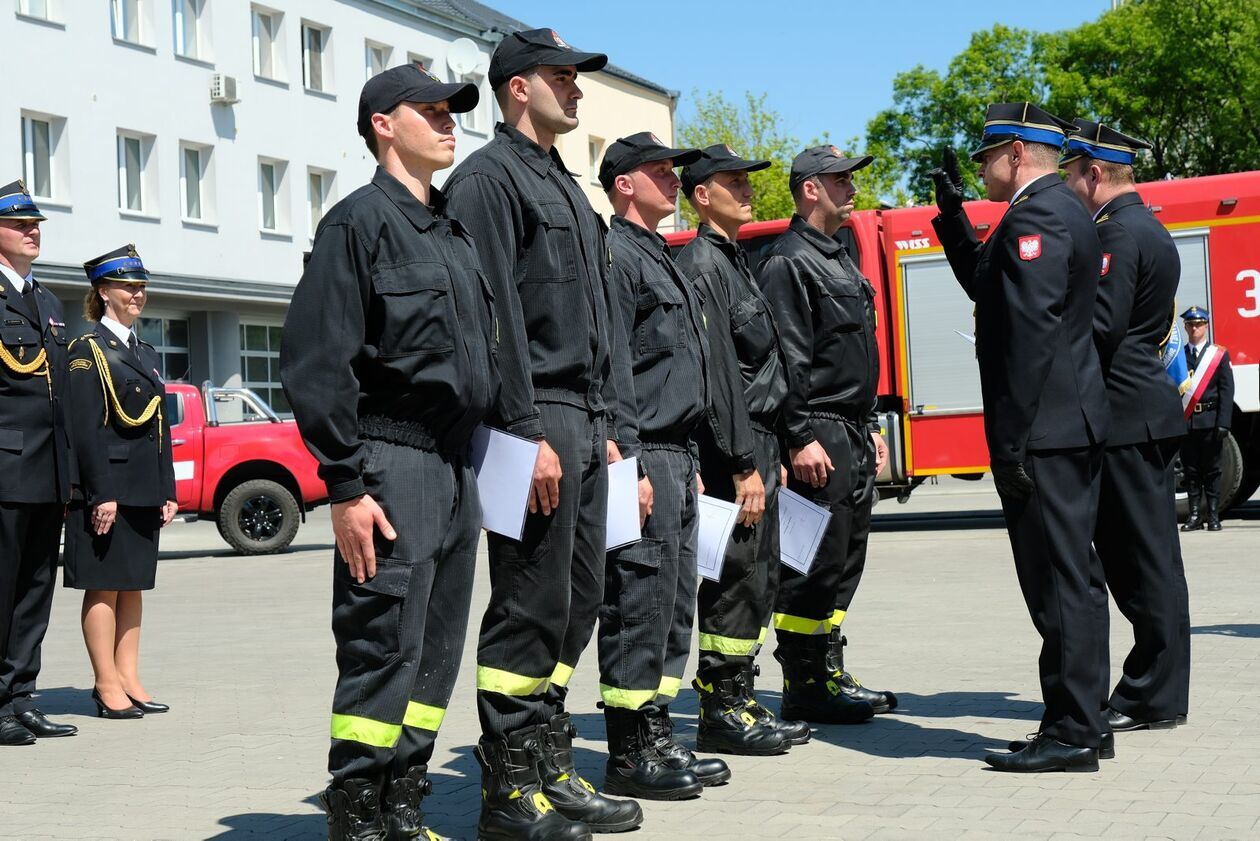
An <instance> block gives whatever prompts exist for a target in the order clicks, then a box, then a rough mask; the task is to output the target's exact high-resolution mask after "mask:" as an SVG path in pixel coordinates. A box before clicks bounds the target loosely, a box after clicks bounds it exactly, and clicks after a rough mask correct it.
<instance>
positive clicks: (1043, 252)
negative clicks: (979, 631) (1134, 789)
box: [932, 102, 1109, 771]
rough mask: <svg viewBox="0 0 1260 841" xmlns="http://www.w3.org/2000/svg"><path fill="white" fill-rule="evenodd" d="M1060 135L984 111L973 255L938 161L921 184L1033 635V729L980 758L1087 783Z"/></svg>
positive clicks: (967, 228)
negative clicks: (987, 214)
mask: <svg viewBox="0 0 1260 841" xmlns="http://www.w3.org/2000/svg"><path fill="white" fill-rule="evenodd" d="M1072 128H1073V126H1072V124H1070V123H1067V122H1065V121H1063V120H1060V119H1058V118H1057V117H1053V116H1051V115H1050V114H1047V113H1046V112H1044V111H1042V110H1041V109H1040V108H1037V107H1036V106H1034V105H1030V104H1028V103H1022V102H1021V103H1002V104H998V105H991V106H989V110H988V115H987V119H986V122H985V125H984V136H983V139H982V141H981V145H980V147H979V148H978V149H977V150H976V151H975V152H973V153H972V159H973V160H975V161H977V162H978V163H979V164H980V175H981V177H982V178H983V179H984V183H985V189H986V191H987V193H988V197H989V198H990V199H991V200H993V201H1006V202H1009V203H1010V207H1009V209H1008V210H1007V211H1006V215H1005V216H1004V217H1003V218H1002V221H1001V223H1000V224H999V225H998V226H997V228H996V229H995V230H994V231H993V232H992V233H991V234H990V235H989V238H988V240H987V241H986V242H984V243H983V244H982V243H980V242H979V241H978V239H977V238H976V235H975V231H974V229H973V228H972V226H971V222H970V221H969V220H968V219H967V216H966V214H965V213H964V212H963V206H962V175H961V173H960V172H959V169H958V161H957V158H956V157H954V153H953V150H952V149H947V150H946V151H945V155H944V162H943V168H942V169H940V170H936V171H934V173H933V178H934V180H935V181H936V190H937V205H938V207H939V208H940V215H939V216H937V217H936V218H935V219H933V220H932V224H933V226H934V227H935V228H936V232H937V235H938V236H939V237H940V239H941V244H942V245H943V246H944V247H945V254H946V256H947V257H948V258H949V262H950V266H951V267H952V268H953V270H954V275H955V276H956V277H957V279H958V282H959V284H960V285H961V286H962V287H963V290H964V291H965V292H966V293H967V295H968V297H970V298H971V299H972V300H973V301H975V303H976V357H977V360H978V362H979V366H980V387H981V393H982V396H983V399H984V409H985V412H984V425H985V438H986V440H987V441H988V445H989V461H990V465H991V469H992V471H993V478H994V482H995V484H996V485H997V490H998V493H999V495H1000V496H1001V499H1002V513H1003V515H1004V516H1005V518H1006V527H1007V531H1008V532H1009V536H1010V540H1011V548H1012V551H1013V554H1014V556H1015V568H1016V571H1017V573H1018V575H1019V583H1020V588H1021V589H1022V591H1023V594H1024V601H1025V602H1026V603H1027V604H1028V610H1029V613H1030V614H1031V616H1032V620H1033V625H1034V626H1035V627H1036V628H1037V631H1038V632H1039V633H1040V634H1041V637H1042V648H1041V658H1040V661H1039V665H1040V671H1041V691H1042V697H1043V699H1044V701H1045V705H1046V709H1045V712H1044V714H1043V715H1042V719H1041V726H1040V729H1039V732H1038V733H1037V736H1036V737H1035V738H1034V739H1033V740H1032V741H1031V742H1030V743H1028V744H1026V745H1021V746H1020V747H1021V749H1020V750H1018V751H1014V752H1011V753H1007V754H991V755H989V756H988V757H986V761H987V762H988V763H989V764H990V765H992V766H994V767H996V768H998V769H999V770H1002V771H1055V770H1067V769H1072V770H1077V771H1096V770H1097V769H1098V756H1099V746H1100V744H1101V739H1102V735H1103V733H1104V732H1105V729H1106V723H1105V721H1104V718H1103V714H1102V709H1101V706H1102V703H1101V702H1102V699H1103V697H1104V696H1105V693H1106V689H1107V687H1106V680H1107V679H1106V667H1105V663H1106V660H1105V657H1106V653H1105V652H1106V639H1104V638H1102V637H1100V635H1099V634H1098V629H1097V623H1096V621H1095V617H1096V616H1097V612H1098V610H1099V609H1100V607H1099V606H1100V605H1102V604H1105V602H1106V593H1105V592H1104V591H1103V574H1102V570H1101V568H1100V566H1101V565H1100V564H1099V562H1098V560H1097V558H1096V556H1094V554H1093V552H1092V550H1091V548H1090V539H1091V537H1092V536H1093V533H1094V516H1095V511H1096V507H1097V500H1098V487H1099V481H1098V479H1099V471H1100V468H1101V462H1102V443H1103V441H1105V440H1106V435H1107V422H1108V417H1109V412H1108V407H1107V392H1106V387H1105V386H1104V384H1103V376H1102V368H1101V365H1100V363H1099V357H1098V351H1097V349H1096V347H1095V345H1094V339H1093V318H1094V311H1095V309H1096V300H1097V295H1098V277H1099V272H1100V271H1101V268H1102V248H1101V247H1100V245H1099V243H1098V234H1097V232H1096V231H1095V226H1094V223H1093V220H1092V219H1090V217H1089V214H1088V213H1087V212H1086V211H1085V208H1084V207H1083V206H1082V205H1081V203H1080V201H1079V200H1078V199H1077V198H1076V196H1074V195H1073V194H1072V191H1071V190H1069V189H1068V188H1067V186H1066V185H1065V184H1064V183H1063V181H1062V180H1061V179H1060V178H1059V174H1058V159H1059V152H1060V150H1061V148H1062V146H1063V142H1064V139H1065V135H1066V132H1067V131H1068V130H1070V129H1072Z"/></svg>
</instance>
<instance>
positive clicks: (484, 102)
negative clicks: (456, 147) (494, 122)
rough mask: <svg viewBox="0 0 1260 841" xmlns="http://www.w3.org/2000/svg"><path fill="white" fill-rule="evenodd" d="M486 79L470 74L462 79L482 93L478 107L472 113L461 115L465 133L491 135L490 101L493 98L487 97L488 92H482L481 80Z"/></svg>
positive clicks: (461, 78) (461, 79)
mask: <svg viewBox="0 0 1260 841" xmlns="http://www.w3.org/2000/svg"><path fill="white" fill-rule="evenodd" d="M483 78H484V77H483V76H481V75H480V74H477V73H469V74H467V75H465V76H461V77H460V81H461V82H466V83H468V84H470V85H476V86H477V89H478V90H479V91H481V98H480V99H478V100H477V107H476V108H474V109H473V110H471V111H468V112H465V113H463V114H460V115H459V116H460V121H461V125H463V127H464V131H471V132H474V133H476V134H489V133H490V100H491V97H488V96H486V92H485V91H484V90H481V87H482V85H481V80H482V79H483Z"/></svg>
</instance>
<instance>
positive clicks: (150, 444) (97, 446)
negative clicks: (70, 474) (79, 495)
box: [70, 324, 176, 507]
mask: <svg viewBox="0 0 1260 841" xmlns="http://www.w3.org/2000/svg"><path fill="white" fill-rule="evenodd" d="M93 344H95V345H96V347H97V348H99V350H100V353H101V358H103V359H104V360H105V361H106V364H107V365H108V371H107V376H102V372H101V370H100V362H99V359H98V358H97V356H96V354H94V353H93V350H92V345H93ZM137 348H138V353H132V352H131V349H130V348H129V347H127V345H126V343H124V342H121V341H119V340H118V337H117V336H115V335H114V334H113V333H112V332H111V331H110V329H109V328H108V327H105V326H104V325H102V324H97V325H96V330H95V331H94V332H92V333H89V334H87V335H86V336H83V337H82V338H79V339H75V341H74V343H73V344H72V345H71V346H70V376H71V377H72V378H73V379H72V383H73V391H72V392H71V406H73V408H74V419H75V422H74V426H73V432H74V443H75V457H76V458H77V460H78V463H79V470H80V476H81V480H82V487H83V492H84V500H85V502H86V503H87V505H88V506H95V505H100V504H101V503H103V502H117V503H118V504H119V505H129V506H151V507H160V506H161V505H163V504H164V503H166V501H167V500H173V499H175V498H176V497H175V470H174V467H173V463H172V460H171V423H170V418H169V417H168V416H167V412H166V406H165V400H166V386H165V385H164V383H163V382H162V377H161V375H160V374H159V373H158V366H159V365H160V364H161V359H160V358H159V357H158V354H157V351H155V350H154V349H153V346H152V345H150V344H148V343H147V342H139V344H138V345H137ZM154 399H157V400H158V401H159V403H158V409H157V410H155V411H154V412H153V413H152V415H151V417H150V418H149V419H148V420H146V421H145V422H144V423H141V424H138V425H135V426H132V425H130V424H128V423H127V422H126V421H125V420H124V419H123V418H122V416H121V415H120V413H119V412H118V411H117V408H116V407H115V405H114V400H117V401H118V407H121V409H122V414H125V415H127V416H128V417H130V418H133V419H138V418H140V417H141V416H142V415H143V414H144V412H145V410H146V409H147V408H148V406H149V404H150V403H151V402H152V401H153V400H154Z"/></svg>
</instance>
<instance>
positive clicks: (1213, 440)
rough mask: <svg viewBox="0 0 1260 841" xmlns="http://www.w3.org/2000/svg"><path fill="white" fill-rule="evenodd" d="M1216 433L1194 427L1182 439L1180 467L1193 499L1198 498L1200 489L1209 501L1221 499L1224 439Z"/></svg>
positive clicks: (1212, 430) (1196, 500)
mask: <svg viewBox="0 0 1260 841" xmlns="http://www.w3.org/2000/svg"><path fill="white" fill-rule="evenodd" d="M1215 433H1216V430H1215V429H1191V430H1188V431H1187V432H1186V437H1185V438H1182V439H1181V466H1182V469H1184V470H1185V477H1186V490H1187V492H1188V493H1189V494H1190V501H1191V502H1198V501H1199V494H1200V492H1202V493H1203V495H1204V496H1206V497H1207V498H1208V499H1210V500H1217V499H1220V496H1221V452H1222V451H1223V450H1224V448H1225V442H1223V441H1221V440H1220V439H1218V438H1217V437H1216V434H1215Z"/></svg>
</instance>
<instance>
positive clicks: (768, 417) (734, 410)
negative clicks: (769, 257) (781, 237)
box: [678, 225, 787, 473]
mask: <svg viewBox="0 0 1260 841" xmlns="http://www.w3.org/2000/svg"><path fill="white" fill-rule="evenodd" d="M678 267H679V268H680V269H682V271H683V274H685V275H687V276H688V277H689V278H691V280H692V282H693V283H694V284H695V288H696V291H697V292H698V293H699V295H700V298H701V300H702V301H703V302H704V312H705V320H706V322H707V327H708V335H709V354H710V358H711V362H712V364H711V368H712V370H713V371H714V372H715V374H714V376H713V379H712V383H713V396H712V399H711V401H710V410H709V413H710V419H709V427H710V431H711V433H712V436H713V440H714V442H715V444H716V445H717V447H718V449H721V450H723V452H722V455H723V456H725V457H726V459H727V460H728V461H729V462H730V466H731V468H732V469H731V471H730V472H731V473H736V472H741V471H743V470H747V469H750V468H751V466H752V462H753V459H752V454H751V453H745V452H744V450H743V449H742V448H741V447H740V446H739V445H738V443H737V442H738V440H739V436H738V435H737V434H736V435H733V438H734V441H735V442H736V443H734V445H731V444H727V446H725V447H723V443H724V442H723V440H722V439H723V437H724V433H723V427H722V424H721V423H720V421H721V419H722V418H725V417H732V418H735V419H736V421H737V425H736V427H735V429H736V432H739V431H740V430H741V426H742V424H740V423H739V421H740V419H741V415H743V414H745V413H746V414H747V415H749V416H750V419H751V420H753V421H755V422H756V423H758V424H759V425H760V426H761V427H762V428H764V429H768V430H771V431H774V430H775V428H776V426H777V424H778V420H779V413H780V410H781V409H782V408H783V401H784V399H785V398H786V397H787V370H786V366H785V363H784V361H783V352H782V350H781V349H780V348H779V328H778V327H777V326H776V325H775V323H774V316H773V315H771V314H770V302H769V301H767V300H766V297H765V295H764V293H762V291H761V289H760V288H759V287H758V286H757V281H756V280H754V279H753V275H752V269H751V268H750V267H749V265H748V255H747V254H746V253H745V252H744V249H743V247H742V246H741V245H740V244H739V243H737V242H731V241H730V240H728V239H727V238H726V237H724V236H722V235H721V234H719V233H718V232H717V231H715V230H714V229H713V228H711V227H709V226H708V225H701V226H700V229H699V230H698V231H697V232H696V238H695V239H693V240H692V241H691V242H689V243H687V245H686V246H685V247H684V248H683V250H682V252H681V253H680V254H679V255H678ZM731 370H733V371H735V372H736V374H737V378H736V379H735V381H734V383H733V385H728V384H727V382H726V380H727V379H728V378H727V377H726V376H723V375H722V372H725V371H731ZM727 403H729V405H726V404H727Z"/></svg>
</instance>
